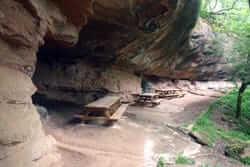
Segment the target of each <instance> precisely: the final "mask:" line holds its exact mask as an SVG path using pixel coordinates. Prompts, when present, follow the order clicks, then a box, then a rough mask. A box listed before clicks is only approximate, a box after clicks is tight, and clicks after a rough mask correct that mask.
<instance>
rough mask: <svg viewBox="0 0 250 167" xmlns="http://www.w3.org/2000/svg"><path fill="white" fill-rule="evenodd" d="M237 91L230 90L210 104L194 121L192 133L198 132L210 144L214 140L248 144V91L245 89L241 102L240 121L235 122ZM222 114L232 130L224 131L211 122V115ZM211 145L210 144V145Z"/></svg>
mask: <svg viewBox="0 0 250 167" xmlns="http://www.w3.org/2000/svg"><path fill="white" fill-rule="evenodd" d="M237 95H238V90H236V89H235V90H232V91H231V92H229V93H228V94H226V95H225V96H222V97H221V98H219V99H218V100H217V102H216V103H214V104H212V105H211V106H210V107H209V108H208V110H207V111H205V112H204V113H202V114H201V115H200V117H199V118H198V119H197V120H196V122H195V124H194V127H193V131H200V132H202V133H205V134H206V135H207V136H209V138H210V140H211V142H213V141H215V140H216V139H223V140H226V141H229V142H232V141H233V142H234V141H240V142H242V143H246V142H247V143H249V142H250V128H249V126H250V101H249V99H250V89H247V90H246V92H245V94H244V97H243V102H242V117H241V119H240V120H236V119H235V118H234V116H235V110H236V99H237ZM215 111H216V112H224V114H225V115H226V119H227V120H226V121H230V122H231V123H232V124H233V127H234V128H233V129H230V130H225V129H223V128H221V127H219V126H218V125H217V124H216V123H214V122H213V121H212V120H211V115H212V114H216V113H214V112H215ZM211 145H212V143H211Z"/></svg>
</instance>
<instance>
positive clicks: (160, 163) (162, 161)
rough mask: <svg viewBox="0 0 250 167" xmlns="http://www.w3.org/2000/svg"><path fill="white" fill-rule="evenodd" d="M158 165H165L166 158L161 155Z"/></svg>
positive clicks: (160, 166)
mask: <svg viewBox="0 0 250 167" xmlns="http://www.w3.org/2000/svg"><path fill="white" fill-rule="evenodd" d="M157 167H165V160H164V158H162V157H160V158H159V160H158V162H157Z"/></svg>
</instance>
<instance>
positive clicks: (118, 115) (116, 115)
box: [110, 104, 128, 121]
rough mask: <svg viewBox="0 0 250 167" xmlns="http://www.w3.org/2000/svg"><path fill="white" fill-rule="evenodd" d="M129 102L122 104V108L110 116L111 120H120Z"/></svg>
mask: <svg viewBox="0 0 250 167" xmlns="http://www.w3.org/2000/svg"><path fill="white" fill-rule="evenodd" d="M127 107H128V104H122V105H121V106H120V108H119V109H118V110H117V111H116V112H115V113H114V114H113V115H112V116H111V117H110V120H113V121H117V120H119V119H120V118H121V117H122V115H123V113H124V112H125V111H126V110H127Z"/></svg>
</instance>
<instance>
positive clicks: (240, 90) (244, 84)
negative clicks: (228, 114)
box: [236, 82, 250, 119]
mask: <svg viewBox="0 0 250 167" xmlns="http://www.w3.org/2000/svg"><path fill="white" fill-rule="evenodd" d="M249 84H250V83H244V82H243V83H242V85H241V87H240V89H239V94H238V99H237V110H236V118H237V119H240V116H241V103H242V96H243V94H244V91H245V90H246V88H247V85H249Z"/></svg>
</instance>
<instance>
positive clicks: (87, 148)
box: [43, 91, 241, 167]
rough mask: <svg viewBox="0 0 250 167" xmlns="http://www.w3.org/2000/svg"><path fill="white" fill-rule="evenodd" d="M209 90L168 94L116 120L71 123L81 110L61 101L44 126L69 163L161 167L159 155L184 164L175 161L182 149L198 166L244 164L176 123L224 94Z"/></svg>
mask: <svg viewBox="0 0 250 167" xmlns="http://www.w3.org/2000/svg"><path fill="white" fill-rule="evenodd" d="M203 93H204V94H206V96H200V95H194V94H187V95H186V96H185V97H184V98H178V99H172V100H163V101H162V103H161V105H159V106H157V107H154V108H148V107H142V106H130V107H129V108H128V110H127V112H126V113H125V114H124V117H123V118H122V119H121V120H120V121H119V122H117V123H115V124H114V125H113V126H103V125H102V124H101V123H91V124H84V123H81V124H70V123H69V121H70V120H71V119H72V116H73V114H74V113H77V112H79V111H80V110H79V109H78V108H76V107H72V106H67V105H62V106H55V107H54V108H53V107H52V108H50V109H49V111H50V116H49V119H48V120H47V121H43V122H44V128H45V130H46V132H47V133H48V134H51V135H52V136H54V137H55V138H56V140H57V145H58V148H59V151H60V153H61V155H62V163H63V167H156V163H157V161H158V159H159V157H163V158H164V159H165V160H166V161H167V163H168V166H172V167H178V165H175V164H174V162H175V159H176V157H177V155H178V154H183V155H185V156H188V157H192V158H194V159H195V161H196V164H195V165H193V166H197V167H198V166H200V165H211V167H215V166H216V165H217V166H218V167H238V166H241V165H239V164H235V163H234V162H233V161H232V160H228V159H227V158H226V157H224V156H223V155H222V154H219V153H217V152H215V151H214V150H213V149H211V148H207V147H202V146H201V145H199V144H197V143H195V142H194V141H193V140H192V139H191V138H190V137H189V136H187V135H185V134H184V133H182V132H180V131H178V130H177V129H176V127H180V126H183V125H186V124H188V123H191V122H192V121H193V120H194V119H195V118H196V117H197V116H199V114H200V113H201V112H202V111H204V110H205V109H206V107H207V106H208V105H209V104H210V103H212V102H213V101H214V100H215V98H214V97H211V96H210V95H215V94H216V95H218V93H216V92H211V91H208V92H203ZM179 166H182V165H179ZM209 167H210V166H209Z"/></svg>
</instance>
